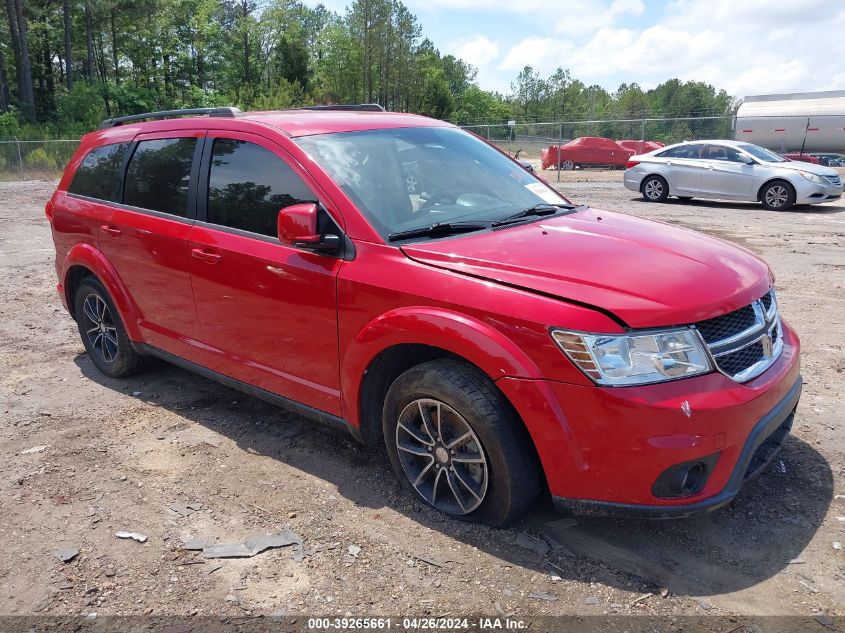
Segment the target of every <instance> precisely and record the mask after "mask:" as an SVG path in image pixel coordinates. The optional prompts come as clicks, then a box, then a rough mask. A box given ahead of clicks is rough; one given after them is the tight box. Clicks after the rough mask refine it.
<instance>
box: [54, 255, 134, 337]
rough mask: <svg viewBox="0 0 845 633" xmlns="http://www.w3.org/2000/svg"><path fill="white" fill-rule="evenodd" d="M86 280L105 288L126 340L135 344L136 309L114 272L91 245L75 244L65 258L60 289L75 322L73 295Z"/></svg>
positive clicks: (109, 264)
mask: <svg viewBox="0 0 845 633" xmlns="http://www.w3.org/2000/svg"><path fill="white" fill-rule="evenodd" d="M88 276H92V277H95V278H96V279H97V280H98V281H99V282H100V283H101V284H103V285H104V286H105V288H106V290H107V291H108V293H109V296H110V297H111V299H112V301H113V302H114V305H115V307H116V308H117V311H118V313H119V315H120V319H121V321H122V322H123V325H124V327H125V328H126V333H127V334H128V336H129V338H130V339H132V340H136V341H139V340H141V333H140V330H139V328H138V320H139V311H138V307H137V305H136V304H135V302H134V301H133V300H132V297H131V296H130V294H129V292H128V291H127V290H126V287H125V286H124V285H123V282H122V281H121V279H120V276H119V275H118V274H117V270H115V268H114V266H112V264H111V262H109V260H108V259H107V258H106V256H105V255H103V253H102V252H101V251H100V250H98V249H97V248H96V247H94V246H93V245H92V244H85V243H80V244H76V245H75V246H74V247H73V248H71V250H70V252H68V254H67V257H66V258H65V268H64V272H63V274H62V285H63V289H64V293H65V300H66V301H67V307H68V311H69V312H70V314H71V316H72V317H73V318H74V319H76V315H75V314H74V312H75V307H74V295H75V294H76V290H77V288H79V284H80V283H82V280H83V279H85V278H86V277H88Z"/></svg>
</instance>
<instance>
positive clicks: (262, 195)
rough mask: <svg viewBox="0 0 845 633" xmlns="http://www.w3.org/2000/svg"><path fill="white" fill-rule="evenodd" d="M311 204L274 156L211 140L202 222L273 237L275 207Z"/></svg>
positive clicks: (301, 185)
mask: <svg viewBox="0 0 845 633" xmlns="http://www.w3.org/2000/svg"><path fill="white" fill-rule="evenodd" d="M316 200H317V196H315V195H314V193H313V192H312V191H311V190H310V189H309V188H308V186H307V185H306V184H305V183H304V182H302V180H301V179H300V178H299V176H297V175H296V174H295V173H294V171H293V170H292V169H291V168H290V167H289V166H288V165H287V164H286V163H285V162H284V161H282V160H281V159H280V158H279V157H278V156H276V155H275V154H274V153H273V152H271V151H269V150H267V149H265V148H263V147H261V146H260V145H256V144H255V143H250V142H248V141H241V140H235V139H227V138H216V139H214V146H213V149H212V153H211V172H210V173H209V177H208V210H207V214H206V221H208V222H210V223H212V224H218V225H220V226H227V227H230V228H233V229H240V230H241V231H249V232H250V233H258V234H260V235H268V236H270V237H276V218H277V217H278V214H279V209H281V208H282V207H287V206H290V205H292V204H298V203H301V202H315V201H316Z"/></svg>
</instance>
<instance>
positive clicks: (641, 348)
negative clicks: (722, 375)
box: [551, 328, 713, 386]
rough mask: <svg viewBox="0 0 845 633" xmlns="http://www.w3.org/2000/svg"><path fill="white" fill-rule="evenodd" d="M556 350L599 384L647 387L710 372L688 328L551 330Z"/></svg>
mask: <svg viewBox="0 0 845 633" xmlns="http://www.w3.org/2000/svg"><path fill="white" fill-rule="evenodd" d="M551 334H552V338H553V339H554V340H555V342H556V343H557V344H558V346H559V347H560V349H562V350H563V351H564V353H565V354H566V355H567V356H568V357H569V359H570V360H571V361H572V362H573V363H575V365H576V366H577V367H578V369H580V370H581V371H583V372H584V373H585V374H586V375H587V376H588V377H589V378H591V379H592V380H593V381H594V382H596V383H598V384H600V385H611V386H627V385H647V384H650V383H654V382H662V381H665V380H675V379H676V378H686V377H688V376H697V375H699V374H706V373H708V372H710V371H712V369H713V368H712V366H711V364H710V357H709V355H708V354H707V352H706V351H705V350H704V344H703V343H702V342H701V339H700V338H699V336H698V335H697V334H696V333H695V332H694V331H693V330H690V329H688V328H685V329H682V330H665V331H662V332H651V333H643V334H623V335H618V336H617V335H611V334H582V333H578V332H567V331H565V330H552V332H551Z"/></svg>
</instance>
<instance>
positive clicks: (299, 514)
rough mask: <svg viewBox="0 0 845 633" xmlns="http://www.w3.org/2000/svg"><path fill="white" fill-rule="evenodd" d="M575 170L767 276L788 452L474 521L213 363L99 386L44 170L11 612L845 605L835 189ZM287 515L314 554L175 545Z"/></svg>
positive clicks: (11, 555)
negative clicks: (630, 490)
mask: <svg viewBox="0 0 845 633" xmlns="http://www.w3.org/2000/svg"><path fill="white" fill-rule="evenodd" d="M546 175H547V177H549V179H550V180H551V181H552V182H554V181H555V179H556V175H555V174H554V172H547V174H546ZM562 180H563V182H562V183H561V186H560V188H561V190H562V191H564V192H565V193H566V194H567V195H568V196H570V197H571V198H572V199H574V200H576V201H579V202H585V203H589V204H590V205H591V206H594V207H597V208H602V209H609V210H616V211H622V212H625V213H630V214H634V215H638V216H642V217H648V218H654V219H658V220H663V221H665V222H670V223H674V224H679V225H683V226H686V227H691V228H695V229H698V230H701V231H704V232H706V233H710V234H713V235H716V236H718V237H721V238H724V239H727V240H731V241H734V242H737V243H739V244H742V245H743V246H746V247H748V248H750V249H751V250H753V251H755V252H756V253H758V254H760V255H761V256H762V257H763V258H765V259H766V261H768V262H769V263H770V265H771V266H772V268H773V269H774V272H775V274H776V276H777V286H778V292H779V298H780V303H781V310H782V313H783V315H784V317H785V318H786V319H788V320H789V321H790V322H791V323H792V324H793V325H794V326H795V328H796V329H797V330H798V332H799V333H800V335H801V337H802V340H803V356H802V362H803V374H804V380H805V385H804V394H803V397H802V399H801V403H800V405H799V407H798V414H797V418H796V423H795V427H794V435H793V437H791V438H790V439H789V440H788V442H787V444H786V446H785V447H784V450H783V451H782V453H781V455H780V460H779V461H776V462H775V463H774V464H773V466H772V467H770V468H769V470H768V472H767V473H766V474H764V475H763V476H761V477H760V478H758V479H757V480H756V481H755V482H753V483H752V484H750V485H749V486H747V487H746V488H745V489H744V490H743V492H742V493H741V495H740V496H739V497H738V498H737V499H736V500H735V501H734V502H733V503H732V504H731V505H730V506H729V507H727V508H725V509H722V510H720V511H718V512H715V513H712V514H709V515H705V516H701V517H697V518H694V519H689V520H683V521H672V522H659V523H655V522H647V521H610V520H597V519H592V520H579V522H578V524H577V525H575V526H570V527H567V526H568V523H571V522H567V521H563V522H558V523H555V520H556V519H558V517H556V516H555V515H554V514H553V513H552V512H551V510H550V508H549V506H548V504H547V503H545V502H541V503H539V504H538V505H537V507H536V508H535V509H534V510H533V511H532V512H531V513H530V515H529V516H528V517H526V519H525V520H524V521H523V522H522V523H521V524H520V525H519V526H517V527H516V528H515V529H511V530H496V529H490V528H486V527H480V526H477V525H471V524H466V523H462V522H458V521H453V520H450V519H447V518H444V517H443V516H440V515H438V514H437V513H435V512H432V511H430V510H428V509H427V508H425V507H423V506H422V505H421V504H419V503H417V502H416V501H415V500H414V499H412V498H411V497H410V496H409V495H407V494H406V493H405V492H403V491H402V490H401V488H400V486H399V484H398V483H397V482H396V480H395V479H394V476H393V474H392V471H390V469H389V466H388V464H387V461H386V458H385V457H384V456H382V455H381V454H379V453H378V452H371V451H368V450H365V449H364V448H362V447H360V446H358V445H357V444H355V443H354V441H352V440H351V439H348V438H347V437H346V436H344V435H342V434H341V433H339V432H335V431H332V430H329V429H326V428H322V427H318V426H315V425H314V424H313V423H310V422H308V421H307V420H304V419H301V418H298V417H296V416H293V415H290V414H288V413H286V412H284V411H281V410H279V409H276V408H274V407H272V406H270V405H267V404H265V403H263V402H261V401H258V400H255V399H252V398H250V397H247V396H245V395H243V394H241V393H238V392H235V391H232V390H229V389H227V388H224V387H222V386H219V385H218V384H216V383H213V382H210V381H208V380H206V379H203V378H200V377H197V376H195V375H192V374H190V373H187V372H185V371H183V370H180V369H177V368H175V367H172V366H168V365H165V364H160V365H157V366H155V368H154V369H153V370H150V371H148V372H146V373H143V374H141V375H139V376H136V377H133V378H130V379H126V380H111V379H108V378H105V377H103V376H102V375H100V374H98V373H97V372H96V371H95V369H94V367H93V365H92V364H91V362H90V361H89V359H88V358H87V357H86V355H85V353H84V350H83V346H82V344H81V342H80V340H79V336H78V334H77V331H76V328H75V324H74V323H73V321H72V320H71V319H70V317H69V316H68V315H67V314H66V313H65V312H64V310H63V309H62V307H61V305H60V302H59V299H58V297H57V295H56V292H55V283H56V280H55V271H54V269H53V250H52V241H51V239H50V232H49V226H48V223H47V220H46V218H45V216H44V212H43V208H44V204H45V202H46V200H47V199H48V197H49V195H50V193H51V191H52V189H53V187H54V186H55V183H54V182H47V181H41V182H10V183H0V240H2V243H0V275H2V281H1V282H0V316H2V319H0V411H2V416H1V417H0V451H2V460H0V615H11V614H47V615H68V616H70V615H80V614H89V613H98V614H100V615H109V614H151V613H152V614H169V615H185V616H191V615H196V616H202V615H214V616H215V617H216V616H220V615H227V616H233V617H235V616H249V615H259V614H265V615H271V614H275V615H281V614H288V615H315V614H323V615H339V616H343V615H373V614H384V615H394V616H396V615H409V614H412V615H435V616H462V615H469V614H476V615H482V614H483V615H492V616H496V615H505V614H513V615H514V616H521V617H529V618H530V617H535V616H540V615H544V614H552V615H560V614H576V615H583V616H586V615H595V614H629V615H630V614H651V615H673V616H680V615H704V614H722V615H749V614H758V615H770V614H801V615H804V616H807V617H810V618H811V619H812V618H813V617H814V616H815V617H816V620H817V621H818V622H822V621H824V620H825V618H826V617H828V616H843V615H845V551H842V550H841V549H837V548H836V547H835V546H834V543H841V542H843V541H845V459H844V458H843V456H845V433H843V429H845V415H844V414H843V411H845V394H843V386H845V377H844V376H843V371H845V357H843V344H844V343H843V341H845V291H843V288H842V285H843V273H845V202H837V203H829V204H826V205H821V206H817V207H811V208H802V209H797V210H795V211H793V212H790V213H781V214H778V213H771V212H766V211H764V210H763V209H762V208H761V207H759V205H752V204H719V203H716V204H711V203H703V202H691V203H680V202H674V203H669V204H663V205H651V204H646V203H644V202H641V201H640V200H639V199H638V197H637V196H635V195H634V194H633V193H632V192H629V191H627V190H625V189H624V188H623V187H622V185H621V172H618V171H615V172H614V171H587V172H581V171H577V172H569V173H565V174H563V175H562ZM173 504H181V505H176V506H175V507H176V508H177V509H178V511H174V510H173V509H171V506H173ZM189 505H190V506H191V507H187V506H189ZM284 527H289V528H290V529H291V530H293V531H294V532H295V533H297V534H298V535H299V536H300V537H301V538H302V539H303V541H304V542H303V545H302V546H301V547H298V546H293V547H283V548H279V549H272V550H267V551H265V552H263V553H261V554H258V555H256V556H255V557H253V558H246V559H227V560H208V559H204V558H203V557H202V556H201V555H200V553H199V552H196V551H186V550H184V549H182V546H183V544H184V543H186V542H187V541H188V540H190V539H210V540H215V539H216V540H217V541H218V542H228V541H242V540H243V539H245V538H247V537H249V536H251V535H257V534H273V533H277V532H279V531H280V530H281V529H282V528H284ZM120 530H128V531H133V532H141V533H143V534H145V535H147V536H148V539H147V540H146V542H144V543H143V544H142V543H139V542H136V541H134V540H122V539H118V538H116V537H115V532H117V531H120ZM839 547H840V548H841V547H842V546H841V545H839ZM61 548H69V549H76V550H78V555H77V556H76V557H75V558H73V560H71V561H70V562H61V561H60V560H59V559H58V558H57V557H56V556H55V555H54V552H55V551H56V550H57V549H61ZM819 630H823V629H822V628H821V627H820V628H819Z"/></svg>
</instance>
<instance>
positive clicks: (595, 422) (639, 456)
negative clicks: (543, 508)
mask: <svg viewBox="0 0 845 633" xmlns="http://www.w3.org/2000/svg"><path fill="white" fill-rule="evenodd" d="M783 326H784V327H783V332H784V339H783V340H784V347H783V352H782V353H781V356H780V357H779V358H778V360H777V361H775V363H774V364H773V365H772V366H771V367H770V368H769V369H768V370H766V371H765V372H764V373H763V374H761V375H760V376H758V377H757V378H754V379H753V380H751V381H749V382H747V383H742V384H740V383H737V382H734V381H733V380H731V379H730V378H728V377H726V376H724V375H722V374H718V373H712V374H707V375H704V376H698V377H695V378H687V379H683V380H676V381H673V382H667V383H660V384H655V385H647V386H641V387H619V388H610V387H598V386H583V385H573V384H567V383H559V382H554V381H547V380H521V379H517V378H502V379H500V380H499V381H497V384H498V385H499V386H500V388H501V390H502V391H503V393H504V394H505V396H506V397H508V399H509V400H510V402H511V403H513V404H514V406H515V407H516V409H517V411H518V412H519V414H520V416H521V417H522V419H523V421H524V422H525V424H526V427H527V428H528V430H529V432H530V434H531V436H532V439H533V440H534V445H535V447H536V448H537V453H538V455H539V457H540V461H541V462H542V465H543V470H544V472H545V475H546V480H547V482H548V486H549V490H550V492H551V494H552V496H553V497H554V498H555V499H556V502H557V504H558V506H559V507H562V508H567V509H569V510H574V511H577V512H579V513H584V512H590V513H592V514H595V513H601V514H629V515H633V514H636V515H640V516H641V515H647V516H652V517H670V516H686V515H689V514H693V513H696V512H702V511H706V510H712V509H715V508H717V507H719V506H721V505H724V504H725V503H727V502H728V501H730V499H732V498H733V497H734V496H735V495H736V494H737V492H738V491H739V489H740V487H741V485H742V483H743V482H744V481H746V480H747V479H749V478H750V477H752V476H754V475H755V474H757V473H758V472H759V471H760V470H761V468H762V467H764V466H765V463H767V461H768V460H769V459H771V457H772V456H773V455H774V453H775V452H776V449H777V448H778V447H779V445H780V443H781V442H782V441H783V439H784V438H785V437H786V434H787V433H788V432H789V428H790V426H791V420H792V414H793V412H794V409H795V405H796V403H797V401H798V397H799V396H800V392H801V378H800V375H799V372H800V367H799V347H800V344H799V341H798V338H797V336H796V335H795V334H794V332H792V330H791V328H789V326H788V325H787V324H786V323H783ZM769 440H771V441H772V442H773V443H774V444H775V445H776V446H774V445H770V443H769ZM761 446H766V449H765V450H764V451H763V452H764V453H765V455H764V454H763V453H757V451H758V449H760V447H761ZM770 449H771V450H770ZM714 455H716V456H717V459H715V461H714V462H713V463H712V467H711V469H710V470H709V471H708V473H707V478H706V481H704V483H703V485H702V486H701V487H700V488H697V489H696V490H695V492H694V493H692V494H688V495H687V496H677V497H673V498H666V497H665V496H661V497H658V496H656V495H655V493H654V487H655V482H657V481H658V479H659V478H660V477H661V475H662V474H663V473H664V472H665V471H666V470H667V469H669V468H671V467H674V466H676V465H678V464H681V463H684V462H688V461H689V462H694V461H697V460H702V461H704V460H707V459H708V458H712V456H714ZM761 460H762V461H761ZM758 462H759V463H758Z"/></svg>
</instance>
